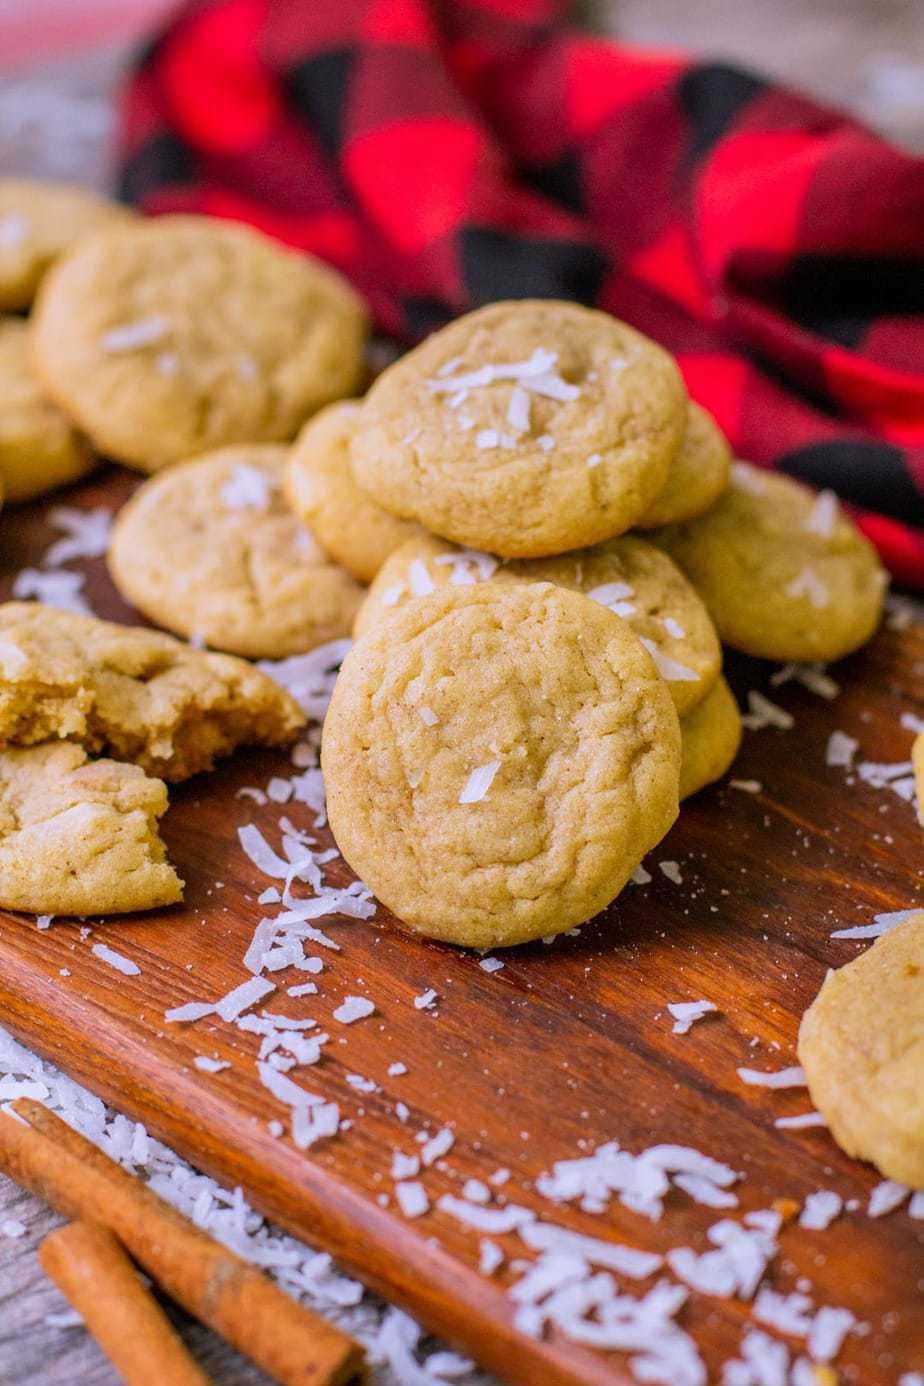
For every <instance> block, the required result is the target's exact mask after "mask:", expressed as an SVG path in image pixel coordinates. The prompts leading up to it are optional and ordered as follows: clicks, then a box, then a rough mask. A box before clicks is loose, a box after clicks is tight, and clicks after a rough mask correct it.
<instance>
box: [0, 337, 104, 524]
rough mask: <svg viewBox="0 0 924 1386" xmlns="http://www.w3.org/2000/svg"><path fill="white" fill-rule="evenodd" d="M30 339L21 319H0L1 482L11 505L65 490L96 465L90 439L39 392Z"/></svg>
mask: <svg viewBox="0 0 924 1386" xmlns="http://www.w3.org/2000/svg"><path fill="white" fill-rule="evenodd" d="M28 338H29V329H28V325H27V324H26V322H25V321H24V320H23V319H22V318H0V481H2V484H3V488H4V492H5V494H6V498H7V500H11V501H24V500H32V499H33V498H34V497H36V496H42V495H44V494H45V492H46V491H52V490H54V488H55V487H56V486H66V485H67V483H68V482H69V481H76V480H77V478H78V477H81V476H84V475H86V473H87V472H89V471H90V470H91V469H92V468H93V467H94V466H95V465H96V459H95V457H94V456H93V454H92V452H91V451H90V445H89V443H88V442H87V440H86V439H85V438H83V437H81V435H80V434H79V433H77V432H76V431H75V429H74V428H72V427H71V424H70V421H69V420H68V419H67V418H66V417H65V415H64V414H62V412H61V410H60V409H59V408H58V407H57V405H55V404H50V403H49V401H48V400H47V399H44V398H43V396H42V394H41V392H40V391H39V386H38V381H37V380H36V378H35V375H34V373H33V371H32V367H31V365H30V364H29V351H28Z"/></svg>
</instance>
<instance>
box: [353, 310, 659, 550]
mask: <svg viewBox="0 0 924 1386" xmlns="http://www.w3.org/2000/svg"><path fill="white" fill-rule="evenodd" d="M686 406H687V401H686V391H685V389H684V386H683V381H682V379H681V377H680V373H679V371H678V370H677V367H676V365H675V364H674V361H673V359H672V358H671V357H670V356H669V355H668V354H667V352H665V351H662V350H661V348H660V347H659V346H656V345H655V343H654V342H651V341H649V340H648V338H646V337H643V336H642V335H641V334H640V333H638V332H636V331H634V330H633V329H632V328H631V327H628V326H626V324H625V323H622V322H619V321H618V320H617V319H616V318H612V317H610V316H609V315H608V314H607V313H600V312H596V311H594V310H592V309H589V308H582V307H580V306H579V305H578V304H575V303H563V302H557V301H555V300H548V299H526V300H523V301H514V302H505V303H495V304H492V305H490V306H489V307H487V308H481V309H479V310H478V311H477V312H474V313H469V314H467V315H466V316H465V317H462V318H458V319H457V320H456V321H455V322H452V323H450V324H449V326H448V327H444V328H443V329H442V330H441V331H439V332H436V333H434V334H433V336H432V337H429V338H428V339H427V340H426V341H425V342H423V343H422V345H421V346H419V347H417V348H416V349H415V350H414V351H411V352H409V353H408V354H407V355H406V356H403V357H401V358H400V360H398V361H396V362H395V363H394V365H392V366H389V368H388V369H387V370H386V371H385V372H384V373H383V374H382V375H381V376H379V378H378V380H377V381H376V382H375V384H374V385H373V386H372V389H371V390H370V391H369V394H368V395H367V396H366V400H365V402H364V404H363V408H362V413H361V416H360V419H359V422H358V425H357V429H356V432H355V434H354V437H353V445H352V456H353V469H354V476H355V478H356V480H357V482H358V483H359V485H360V486H361V487H362V488H363V489H364V490H366V491H368V492H369V493H370V495H372V496H374V497H375V498H376V499H377V500H378V501H380V503H381V504H382V505H384V506H385V507H386V508H387V509H388V510H391V511H393V512H394V513H395V514H396V515H401V516H404V517H405V518H407V519H416V520H419V521H420V522H421V523H422V524H423V525H425V526H426V528H428V529H430V530H432V531H433V533H435V534H439V535H442V536H443V537H444V538H446V539H452V540H455V542H456V543H459V544H470V545H472V546H473V547H475V548H479V549H486V550H487V551H488V552H490V553H496V554H500V555H502V556H503V557H505V558H539V557H543V556H546V555H548V554H556V553H564V552H566V551H567V550H569V549H576V548H581V547H583V546H585V545H587V544H594V543H597V542H598V541H599V540H601V539H608V538H610V537H611V536H612V535H614V534H620V533H622V532H623V531H624V530H626V529H628V528H630V526H631V525H633V524H634V523H635V521H636V520H637V519H638V517H639V516H640V515H642V514H643V513H644V512H645V510H647V508H648V506H649V505H650V504H651V503H652V502H653V501H654V499H655V497H656V496H657V494H658V492H659V491H660V490H661V488H662V487H663V485H664V483H665V481H666V479H667V474H668V469H669V467H670V464H671V461H672V460H673V458H674V455H675V454H676V452H677V449H678V448H679V447H680V442H681V439H682V437H683V430H684V428H685V426H686V413H687V407H686Z"/></svg>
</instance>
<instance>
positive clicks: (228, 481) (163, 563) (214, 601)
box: [108, 443, 363, 659]
mask: <svg viewBox="0 0 924 1386" xmlns="http://www.w3.org/2000/svg"><path fill="white" fill-rule="evenodd" d="M286 452H287V450H286V449H285V448H283V447H280V446H278V445H277V444H273V443H263V444H260V443H254V444H251V445H250V446H247V447H236V448H220V449H219V450H218V451H217V452H211V453H206V454H205V456H204V457H199V458H196V459H194V460H193V461H191V462H181V463H180V464H179V465H178V466H176V467H168V468H167V470H166V471H164V472H162V473H161V474H160V475H159V476H155V477H151V479H150V480H149V481H146V482H145V483H144V485H143V486H141V487H140V488H139V489H138V490H137V491H136V492H135V494H134V496H133V497H132V498H131V500H130V501H129V502H128V504H127V505H126V506H125V507H124V508H123V509H122V510H121V511H120V512H119V514H118V516H117V518H116V522H115V524H114V526H113V529H112V537H111V540H110V546H109V554H108V562H109V571H110V573H111V574H112V580H113V582H114V583H115V585H116V587H117V588H118V589H119V591H120V592H121V593H122V595H123V596H124V597H125V598H126V599H127V600H128V601H130V602H131V603H132V604H133V605H134V606H136V607H137V608H138V610H139V611H142V612H144V614H145V616H147V617H148V618H149V619H150V620H151V621H154V622H155V623H156V624H157V625H159V626H164V627H166V628H167V629H168V630H172V631H175V632H176V633H177V634H178V635H184V636H187V637H189V638H193V637H195V638H196V639H197V640H200V641H203V642H204V643H205V644H207V645H211V646H212V647H213V648H214V649H218V650H225V651H228V652H229V653H231V654H238V655H244V656H245V657H246V658H248V659H264V658H265V659H284V658H286V657H287V656H289V655H295V654H305V653H307V651H309V650H313V649H314V648H315V647H316V646H317V645H323V644H325V643H326V642H327V641H328V640H335V639H338V638H340V637H341V636H344V635H348V634H349V633H350V629H351V627H352V624H353V618H354V616H355V615H356V612H357V610H358V608H359V604H360V602H361V600H362V596H363V589H362V588H361V587H359V586H358V585H357V583H355V582H354V581H353V579H352V578H351V577H350V575H349V573H347V572H345V571H344V570H343V568H340V567H339V566H338V565H337V564H336V563H331V562H330V560H329V559H328V557H327V554H326V553H324V551H323V550H322V549H321V548H320V546H319V545H318V543H317V542H316V540H315V539H314V537H313V535H312V534H311V533H310V532H309V530H307V529H306V528H305V527H304V526H303V525H302V524H300V523H299V521H298V520H297V519H296V518H295V516H294V515H293V514H292V513H291V511H290V510H289V508H288V506H287V505H286V504H285V501H284V499H283V494H282V483H283V477H284V475H285V464H286ZM165 535H169V542H168V543H165V542H164V536H165Z"/></svg>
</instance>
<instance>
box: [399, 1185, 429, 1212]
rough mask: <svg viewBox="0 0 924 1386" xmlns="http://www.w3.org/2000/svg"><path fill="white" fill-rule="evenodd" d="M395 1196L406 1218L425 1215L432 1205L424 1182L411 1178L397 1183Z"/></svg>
mask: <svg viewBox="0 0 924 1386" xmlns="http://www.w3.org/2000/svg"><path fill="white" fill-rule="evenodd" d="M395 1198H396V1199H397V1201H398V1207H399V1208H400V1209H401V1211H402V1213H403V1214H404V1216H405V1217H406V1218H419V1217H423V1215H424V1213H426V1212H427V1211H428V1209H429V1207H430V1200H429V1198H428V1197H427V1191H426V1189H425V1188H424V1186H423V1184H420V1183H416V1182H412V1181H410V1180H408V1181H407V1182H405V1183H402V1184H396V1185H395Z"/></svg>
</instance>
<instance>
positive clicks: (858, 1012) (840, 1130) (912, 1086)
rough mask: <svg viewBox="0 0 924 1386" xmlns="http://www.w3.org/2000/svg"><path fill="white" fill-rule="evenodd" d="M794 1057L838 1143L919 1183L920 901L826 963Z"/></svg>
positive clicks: (922, 1084) (923, 1120) (923, 1060)
mask: <svg viewBox="0 0 924 1386" xmlns="http://www.w3.org/2000/svg"><path fill="white" fill-rule="evenodd" d="M799 1061H800V1063H801V1064H802V1066H803V1068H804V1069H805V1075H806V1079H807V1081H808V1087H809V1092H810V1094H811V1097H812V1101H813V1103H814V1104H815V1106H816V1107H817V1109H818V1111H819V1112H821V1114H822V1116H823V1117H824V1118H825V1121H826V1122H827V1123H828V1126H829V1127H830V1129H831V1134H832V1135H833V1136H834V1139H835V1140H836V1141H837V1143H838V1145H840V1146H841V1147H842V1148H843V1149H844V1150H846V1152H847V1154H848V1155H854V1156H856V1157H858V1158H859V1159H862V1160H871V1161H872V1163H873V1164H874V1165H876V1166H877V1168H878V1169H879V1170H880V1171H881V1172H882V1174H884V1175H885V1176H886V1178H887V1179H895V1180H897V1181H898V1182H899V1183H901V1184H909V1185H911V1187H912V1188H916V1189H921V1188H924V911H921V910H919V911H918V912H917V913H915V914H913V915H911V917H910V918H908V919H906V920H905V921H904V922H903V923H900V924H898V925H896V926H895V927H894V928H892V929H890V930H889V932H888V933H886V934H884V935H883V936H882V937H881V938H879V939H877V940H876V942H875V943H874V944H873V945H872V947H870V948H868V949H867V950H866V952H864V953H861V954H860V955H859V957H856V958H854V959H853V961H852V962H849V963H848V964H847V965H846V966H845V967H842V968H839V969H838V970H837V971H836V972H829V973H828V975H827V977H826V978H825V981H824V984H823V986H822V988H821V991H820V992H819V993H818V995H817V997H816V998H815V1000H814V1001H813V1002H812V1005H811V1006H810V1007H809V1009H808V1010H807V1011H806V1013H805V1015H804V1016H803V1018H802V1025H801V1028H800V1031H799Z"/></svg>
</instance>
